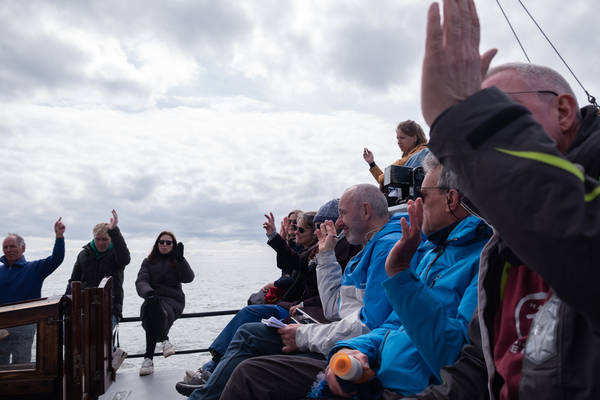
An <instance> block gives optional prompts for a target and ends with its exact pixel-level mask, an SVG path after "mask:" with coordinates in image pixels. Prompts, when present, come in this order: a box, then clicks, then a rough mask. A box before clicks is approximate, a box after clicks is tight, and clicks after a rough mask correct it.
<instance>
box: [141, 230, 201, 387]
mask: <svg viewBox="0 0 600 400" xmlns="http://www.w3.org/2000/svg"><path fill="white" fill-rule="evenodd" d="M193 280H194V271H192V269H191V268H190V265H189V264H188V262H187V261H186V260H185V258H184V257H183V243H177V239H176V238H175V235H174V234H173V233H171V232H168V231H163V232H161V233H159V235H158V237H157V238H156V240H155V241H154V246H152V251H151V252H150V254H149V255H148V257H146V258H145V259H144V261H143V262H142V266H141V267H140V271H139V272H138V276H137V280H136V281H135V288H136V290H137V292H138V295H139V296H140V297H142V298H143V299H144V303H143V304H142V307H141V310H140V313H141V318H142V327H143V328H144V330H145V331H146V353H145V354H144V361H143V362H142V367H141V368H140V375H142V376H143V375H150V374H151V373H153V372H154V363H153V361H152V358H153V356H154V349H155V348H156V343H157V342H162V350H163V355H164V356H165V358H166V357H169V356H170V355H172V354H174V353H175V347H174V346H173V345H172V344H171V342H169V330H170V329H171V326H172V325H173V322H175V320H176V319H177V318H178V317H179V316H180V315H181V313H182V312H183V308H184V307H185V295H184V294H183V290H182V288H181V284H182V283H189V282H191V281H193Z"/></svg>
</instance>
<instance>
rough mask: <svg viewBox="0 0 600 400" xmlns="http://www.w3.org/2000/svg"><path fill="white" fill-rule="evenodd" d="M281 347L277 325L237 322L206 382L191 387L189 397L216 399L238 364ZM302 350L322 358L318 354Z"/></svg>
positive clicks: (307, 354)
mask: <svg viewBox="0 0 600 400" xmlns="http://www.w3.org/2000/svg"><path fill="white" fill-rule="evenodd" d="M282 347H283V344H282V342H281V337H280V336H279V334H278V333H277V329H275V328H270V327H268V326H266V325H265V324H263V323H260V322H251V323H247V324H244V325H242V326H240V328H239V329H238V330H237V332H236V334H235V335H234V336H233V339H232V340H231V343H230V344H229V348H227V351H226V352H225V354H224V355H223V358H221V361H220V362H219V363H218V364H217V367H216V368H215V370H214V371H213V373H212V374H211V376H210V378H209V379H208V381H207V382H206V384H205V385H204V386H202V387H201V388H199V389H196V390H194V392H192V395H191V396H190V397H189V400H200V399H203V400H218V399H219V397H220V396H221V392H222V391H223V389H224V388H225V385H226V384H227V381H228V380H229V377H230V376H231V374H232V373H233V370H234V369H235V367H237V366H238V364H240V363H241V362H242V361H244V360H246V359H248V358H251V357H256V356H266V355H270V354H282V352H281V348H282ZM301 354H302V355H306V356H309V357H315V358H322V356H321V355H320V354H319V355H317V354H314V353H301Z"/></svg>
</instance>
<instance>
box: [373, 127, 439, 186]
mask: <svg viewBox="0 0 600 400" xmlns="http://www.w3.org/2000/svg"><path fill="white" fill-rule="evenodd" d="M396 141H397V142H398V147H400V150H401V151H402V158H401V159H399V160H397V161H396V162H395V163H394V164H393V165H399V166H405V167H411V168H416V167H420V166H421V162H422V161H423V159H424V158H425V156H426V155H427V153H429V150H428V149H427V138H426V137H425V133H424V132H423V129H422V128H421V126H420V125H419V124H417V123H416V122H415V121H412V120H410V119H409V120H406V121H402V122H400V123H399V124H398V127H397V128H396ZM363 158H364V159H365V161H366V162H367V164H369V172H370V173H371V175H373V177H374V178H375V180H376V181H377V182H378V183H379V184H380V185H382V184H383V171H382V170H381V168H379V167H378V166H377V164H375V156H374V155H373V152H372V151H371V150H369V149H367V148H366V147H365V148H364V150H363Z"/></svg>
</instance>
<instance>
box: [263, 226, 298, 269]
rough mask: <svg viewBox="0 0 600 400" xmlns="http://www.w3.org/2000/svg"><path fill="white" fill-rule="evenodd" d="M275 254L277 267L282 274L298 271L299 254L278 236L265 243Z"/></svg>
mask: <svg viewBox="0 0 600 400" xmlns="http://www.w3.org/2000/svg"><path fill="white" fill-rule="evenodd" d="M267 244H268V245H269V246H271V247H272V248H273V250H275V251H276V252H277V267H279V268H280V269H281V270H282V271H283V272H286V273H291V272H292V271H294V270H296V269H298V265H299V263H300V254H299V253H298V252H296V251H294V250H293V249H292V248H291V247H290V246H289V245H288V244H287V242H286V241H285V239H284V238H282V237H281V236H280V235H279V234H276V235H275V237H273V239H271V240H269V241H268V242H267Z"/></svg>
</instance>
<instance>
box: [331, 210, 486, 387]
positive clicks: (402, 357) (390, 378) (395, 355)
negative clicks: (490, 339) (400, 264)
mask: <svg viewBox="0 0 600 400" xmlns="http://www.w3.org/2000/svg"><path fill="white" fill-rule="evenodd" d="M432 236H433V235H432ZM490 236H491V229H490V228H489V227H488V226H487V225H486V224H485V223H484V222H482V221H481V220H479V219H477V218H475V217H471V216H470V217H467V218H465V219H463V220H462V221H461V222H459V223H458V224H457V225H456V226H455V227H454V228H453V229H452V231H451V232H450V233H449V234H448V236H447V238H446V239H445V240H441V241H438V242H437V243H434V242H433V241H431V240H427V241H424V242H422V243H421V245H420V246H419V249H418V250H417V253H416V254H415V256H414V257H413V259H412V262H411V264H412V265H411V268H409V269H407V270H405V271H402V272H400V273H398V274H396V275H394V276H393V277H392V278H390V279H388V280H386V281H385V282H384V283H383V287H384V289H385V292H386V294H387V297H388V299H389V301H390V303H391V304H392V306H393V308H394V311H392V312H391V313H390V315H389V316H388V318H387V319H386V321H385V322H384V323H383V324H382V326H381V327H379V328H377V329H375V330H373V331H371V332H370V333H367V334H365V335H362V336H359V337H356V338H354V339H350V340H347V341H342V342H339V343H337V344H336V346H335V347H334V348H333V349H332V350H331V352H330V355H333V354H334V353H335V352H336V351H337V350H339V349H340V348H342V347H348V348H353V349H357V350H359V351H361V352H362V353H364V354H366V355H367V356H368V357H369V364H370V366H371V368H372V369H373V370H374V371H376V373H377V377H378V378H379V380H380V381H381V383H382V384H383V386H384V387H385V388H387V389H390V390H394V391H397V392H399V393H401V394H403V395H407V394H412V393H418V392H420V391H421V390H423V389H424V388H425V387H427V386H428V385H429V384H430V383H431V382H435V381H437V382H440V381H441V379H440V372H439V371H440V369H441V368H442V367H443V366H445V365H449V364H452V363H454V361H455V360H456V358H457V357H458V355H459V353H460V350H461V348H462V346H463V345H464V344H465V342H466V341H467V326H468V324H469V321H470V320H471V317H472V316H473V312H474V311H475V307H476V305H477V273H478V268H479V255H480V253H481V249H482V248H483V246H484V245H485V243H486V242H487V241H488V239H489V238H490ZM430 238H431V236H430ZM432 240H433V239H432Z"/></svg>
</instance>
